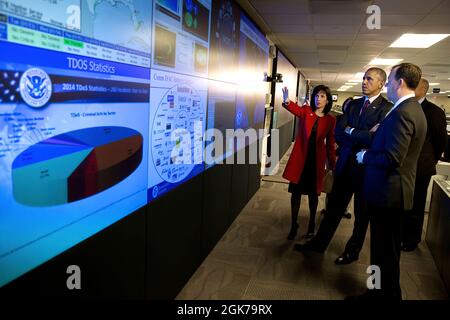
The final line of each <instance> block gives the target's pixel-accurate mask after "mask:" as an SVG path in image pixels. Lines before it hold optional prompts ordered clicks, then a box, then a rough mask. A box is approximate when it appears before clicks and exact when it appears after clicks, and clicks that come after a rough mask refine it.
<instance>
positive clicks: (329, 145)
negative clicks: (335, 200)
mask: <svg viewBox="0 0 450 320" xmlns="http://www.w3.org/2000/svg"><path fill="white" fill-rule="evenodd" d="M285 107H286V109H287V110H289V111H290V112H291V113H292V114H294V115H296V116H297V117H298V118H299V130H298V133H297V137H296V138H295V143H294V147H293V149H292V152H291V156H290V157H289V160H288V162H287V165H286V169H285V170H284V172H283V177H284V178H285V179H287V180H289V181H291V182H293V183H299V180H300V177H301V176H302V172H303V167H304V165H305V161H306V153H307V151H308V144H309V137H310V136H311V130H312V127H313V125H314V122H315V121H316V119H317V118H319V117H318V116H317V115H316V113H315V112H314V111H312V109H311V107H310V106H309V105H307V104H305V105H303V106H302V107H300V106H299V105H297V104H296V103H294V102H290V103H289V104H288V105H287V106H285ZM318 121H319V122H318V123H317V135H316V170H317V171H316V177H317V178H316V187H317V193H321V192H322V186H323V177H324V174H325V160H326V159H328V163H329V165H330V167H331V169H332V170H334V167H335V164H336V150H335V147H334V143H335V140H334V128H335V126H336V118H335V117H333V116H331V115H329V114H327V115H325V116H323V117H321V118H319V120H318Z"/></svg>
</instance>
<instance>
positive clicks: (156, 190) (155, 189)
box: [152, 186, 159, 198]
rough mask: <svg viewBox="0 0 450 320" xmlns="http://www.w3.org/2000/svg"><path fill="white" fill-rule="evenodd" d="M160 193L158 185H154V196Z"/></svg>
mask: <svg viewBox="0 0 450 320" xmlns="http://www.w3.org/2000/svg"><path fill="white" fill-rule="evenodd" d="M158 193H159V190H158V186H154V187H153V190H152V196H153V198H156V197H157V196H158Z"/></svg>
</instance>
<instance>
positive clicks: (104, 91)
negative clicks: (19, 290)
mask: <svg viewBox="0 0 450 320" xmlns="http://www.w3.org/2000/svg"><path fill="white" fill-rule="evenodd" d="M268 51H269V45H268V41H267V40H266V39H265V36H264V35H263V34H262V33H261V32H260V31H259V29H257V28H256V27H255V25H254V23H253V22H252V21H251V20H250V19H249V18H248V17H247V16H246V15H245V14H244V13H243V12H242V11H241V9H240V8H239V7H238V6H237V5H236V4H235V3H234V2H233V1H231V0H217V1H211V0H153V1H150V0H114V1H107V0H105V1H97V0H51V1H50V0H0V204H1V210H0V287H1V286H2V285H4V284H6V283H8V282H10V281H11V280H13V279H15V278H17V277H18V276H20V275H22V274H23V273H25V272H27V271H29V270H31V269H33V268H35V267H36V266H38V265H40V264H42V263H44V262H45V261H47V260H49V259H51V258H53V257H54V256H56V255H58V254H59V253H61V252H63V251H65V250H67V249H69V248H70V247H72V246H74V245H76V244H77V243H79V242H81V241H83V240H84V239H86V238H88V237H90V236H92V235H93V234H95V233H97V232H99V231H101V230H102V229H104V228H106V227H107V226H109V225H111V224H113V223H114V222H116V221H118V220H119V219H121V218H123V217H125V216H127V215H128V214H130V213H132V212H134V211H136V210H137V209H139V208H140V207H142V206H144V205H146V204H147V203H149V202H152V201H154V200H155V199H157V198H159V197H161V196H162V195H164V194H167V193H168V192H169V191H170V190H173V189H174V188H176V187H178V186H180V185H182V184H183V183H184V182H186V181H188V180H189V179H191V178H193V177H195V176H197V175H198V174H200V173H201V172H203V171H204V170H205V168H208V167H210V166H211V165H213V164H214V163H217V162H220V160H222V159H224V158H225V157H228V156H231V155H233V153H234V152H236V151H237V148H236V146H231V147H230V146H229V145H228V144H229V142H230V141H227V140H226V130H227V129H232V130H234V129H244V130H246V129H249V128H254V129H258V128H262V127H263V121H264V101H265V94H266V92H268V84H267V83H264V82H263V81H262V79H263V73H264V72H266V71H267V68H268V60H269V59H268ZM207 129H212V130H215V131H216V132H219V133H220V134H223V139H222V140H221V143H222V148H217V149H214V150H212V149H211V146H213V145H212V144H211V143H212V142H213V141H214V140H215V138H214V137H212V136H211V135H210V134H207V131H206V130H207ZM209 132H211V131H209ZM231 142H232V141H231ZM250 142H252V141H250Z"/></svg>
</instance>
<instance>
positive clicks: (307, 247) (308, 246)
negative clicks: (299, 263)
mask: <svg viewBox="0 0 450 320" xmlns="http://www.w3.org/2000/svg"><path fill="white" fill-rule="evenodd" d="M294 250H295V251H299V252H308V251H313V252H317V253H324V251H325V250H323V249H321V248H319V247H318V246H317V245H316V244H315V243H314V242H313V241H308V242H306V243H304V244H300V243H296V244H295V245H294Z"/></svg>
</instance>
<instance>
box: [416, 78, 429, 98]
mask: <svg viewBox="0 0 450 320" xmlns="http://www.w3.org/2000/svg"><path fill="white" fill-rule="evenodd" d="M429 88H430V83H429V82H428V80H427V79H424V78H421V79H420V81H419V85H418V86H417V88H416V90H414V93H415V94H416V99H417V100H420V99H422V98H423V97H425V96H426V95H427V92H428V89H429Z"/></svg>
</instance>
